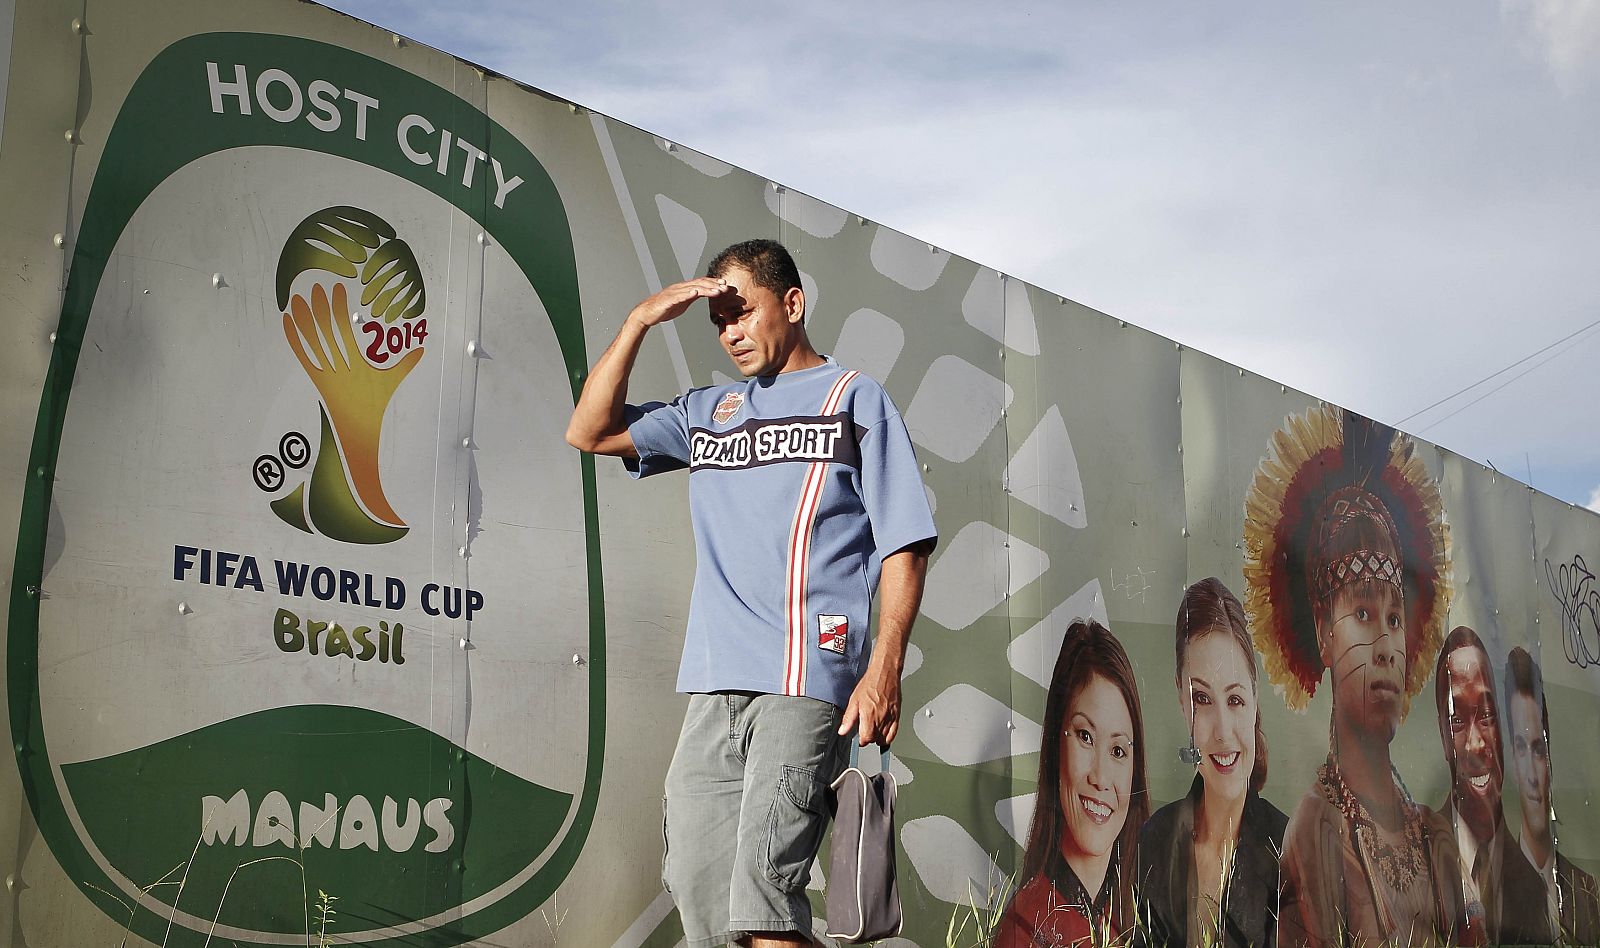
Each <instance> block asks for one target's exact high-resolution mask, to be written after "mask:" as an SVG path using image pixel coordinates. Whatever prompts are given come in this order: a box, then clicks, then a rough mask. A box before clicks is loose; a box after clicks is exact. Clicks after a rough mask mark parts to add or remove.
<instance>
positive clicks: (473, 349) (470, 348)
mask: <svg viewBox="0 0 1600 948" xmlns="http://www.w3.org/2000/svg"><path fill="white" fill-rule="evenodd" d="M477 354H478V340H476V339H468V340H467V355H469V356H475V355H477Z"/></svg>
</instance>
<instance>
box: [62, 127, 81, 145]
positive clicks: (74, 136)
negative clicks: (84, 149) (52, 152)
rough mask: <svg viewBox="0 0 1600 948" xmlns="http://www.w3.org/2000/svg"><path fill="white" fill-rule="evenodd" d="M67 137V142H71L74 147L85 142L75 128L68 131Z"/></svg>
mask: <svg viewBox="0 0 1600 948" xmlns="http://www.w3.org/2000/svg"><path fill="white" fill-rule="evenodd" d="M66 137H67V141H69V142H71V143H72V144H74V145H77V144H80V143H81V142H82V141H83V139H81V138H79V137H78V130H77V129H75V128H69V129H67V136H66Z"/></svg>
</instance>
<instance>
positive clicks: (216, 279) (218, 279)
mask: <svg viewBox="0 0 1600 948" xmlns="http://www.w3.org/2000/svg"><path fill="white" fill-rule="evenodd" d="M227 285H228V281H227V280H224V279H223V278H222V274H220V273H213V274H211V288H212V289H213V290H220V289H222V288H223V287H225V286H227Z"/></svg>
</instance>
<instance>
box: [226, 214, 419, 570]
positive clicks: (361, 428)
mask: <svg viewBox="0 0 1600 948" xmlns="http://www.w3.org/2000/svg"><path fill="white" fill-rule="evenodd" d="M306 273H313V274H314V275H315V276H314V280H313V282H311V283H310V285H309V286H306V285H305V284H304V281H301V286H300V288H299V291H298V292H296V291H295V290H296V286H295V284H296V281H298V280H299V279H300V277H301V276H302V275H303V274H306ZM357 293H359V296H358V297H356V299H355V307H354V309H352V306H351V303H352V297H353V296H356V294H357ZM277 300H278V308H279V310H281V311H282V312H283V334H284V338H285V339H286V340H287V341H288V343H289V348H290V349H291V350H293V352H294V355H295V358H296V359H297V360H298V361H299V363H300V367H301V368H302V369H304V370H305V373H306V376H307V377H308V378H309V379H310V380H311V383H312V384H313V385H314V386H316V390H317V394H318V396H320V402H321V405H320V406H319V407H320V414H321V435H320V439H319V441H318V445H317V451H316V456H315V461H314V463H313V462H312V458H311V452H310V447H311V446H310V443H309V442H308V441H307V439H306V438H305V437H304V436H302V435H300V434H299V433H298V432H293V431H291V432H289V433H288V434H285V435H284V436H283V438H282V439H281V440H280V441H279V445H278V453H277V455H271V454H267V455H262V456H261V457H260V458H258V459H257V460H256V464H255V468H254V471H253V473H254V476H255V480H256V484H257V485H258V486H260V487H261V488H262V489H263V490H269V491H276V490H277V489H278V488H281V487H282V486H283V484H284V482H285V481H286V480H287V470H286V469H301V468H304V467H306V465H307V464H308V463H309V464H311V474H310V477H309V478H307V479H306V480H305V481H302V482H301V483H300V484H298V485H297V486H296V487H295V488H294V490H293V491H291V492H290V493H289V494H287V495H285V496H283V497H280V498H278V499H277V500H275V501H273V502H272V509H273V511H274V512H275V513H276V514H277V515H278V516H279V517H280V518H281V519H282V520H283V521H284V522H285V523H288V524H289V525H290V526H293V527H295V528H297V529H300V530H304V531H306V532H307V533H320V534H322V535H324V536H327V537H330V538H332V539H335V540H340V541H343V542H346V543H390V542H393V541H395V540H398V539H400V538H401V537H403V536H405V535H406V533H407V531H408V530H409V529H410V528H409V527H408V526H407V525H406V522H405V520H404V519H402V518H401V516H400V514H399V513H398V512H396V511H395V509H394V506H393V505H392V504H391V503H390V502H389V498H388V497H387V496H385V494H384V491H383V482H382V480H381V478H380V476H379V470H378V446H379V442H380V440H381V436H382V432H383V419H384V415H385V413H386V412H387V411H388V408H389V402H390V400H391V399H392V398H393V397H394V393H395V391H396V390H397V389H398V388H399V387H400V383H401V382H403V381H405V378H406V376H407V375H408V374H410V372H411V370H412V369H414V368H416V366H417V363H418V362H420V361H421V360H422V353H423V345H422V344H423V342H424V341H426V339H427V337H428V322H427V319H425V318H424V317H423V315H422V313H423V308H424V306H425V305H426V303H427V294H426V293H425V292H424V288H423V284H422V273H421V270H420V268H419V267H418V265H417V258H416V256H415V255H414V254H413V253H412V251H411V247H410V246H408V245H407V244H406V242H405V241H403V240H400V239H399V238H398V237H396V235H395V230H394V228H393V227H391V226H389V224H388V222H386V221H384V220H383V219H382V218H380V217H378V216H377V215H376V214H372V213H370V212H368V211H364V210H361V209H360V208H355V207H329V208H324V209H323V210H320V211H317V212H316V213H315V214H312V215H311V216H309V217H307V218H306V219H305V220H303V221H301V222H300V224H299V226H297V227H296V228H295V229H294V232H293V233H291V234H290V235H289V240H288V241H287V243H285V245H284V248H283V253H282V254H281V255H280V256H279V258H278V272H277ZM363 309H364V310H366V313H365V314H363V313H362V310H363Z"/></svg>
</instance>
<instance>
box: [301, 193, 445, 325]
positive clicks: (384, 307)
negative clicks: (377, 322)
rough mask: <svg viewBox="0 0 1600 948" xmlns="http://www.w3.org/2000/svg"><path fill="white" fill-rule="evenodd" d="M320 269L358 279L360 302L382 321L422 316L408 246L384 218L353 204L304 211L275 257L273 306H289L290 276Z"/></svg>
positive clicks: (417, 275) (423, 297)
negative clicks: (305, 212)
mask: <svg viewBox="0 0 1600 948" xmlns="http://www.w3.org/2000/svg"><path fill="white" fill-rule="evenodd" d="M308 270H323V271H326V272H328V273H332V274H335V275H337V276H342V277H348V278H356V277H359V278H360V280H361V287H362V289H361V305H362V306H370V307H371V309H372V314H373V315H374V316H377V317H379V318H381V319H382V320H383V321H384V322H386V323H392V322H394V321H395V320H396V319H411V318H413V317H416V316H420V315H422V310H423V308H424V307H425V306H426V305H427V292H426V289H425V288H424V286H423V283H422V267H421V266H420V265H419V264H418V263H417V255H416V254H415V253H414V252H413V251H412V249H411V245H410V244H407V243H406V242H405V241H403V240H398V239H396V237H395V229H394V228H393V227H392V226H390V224H389V222H388V221H386V220H384V219H383V218H381V217H379V216H378V215H376V214H374V213H372V212H371V211H367V210H363V209H362V208H359V207H350V206H348V205H336V206H334V207H325V208H323V209H322V210H320V211H317V212H315V213H313V214H310V215H308V216H307V217H306V218H305V219H304V220H302V221H301V222H300V223H299V224H296V225H295V228H294V230H293V231H291V232H290V233H289V239H288V240H287V241H285V242H284V245H283V251H282V253H280V254H279V255H278V274H277V292H278V308H279V309H280V310H281V309H285V308H287V307H288V305H289V293H290V290H291V288H292V287H293V286H294V281H295V278H296V277H298V276H300V274H302V273H305V272H306V271H308Z"/></svg>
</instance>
